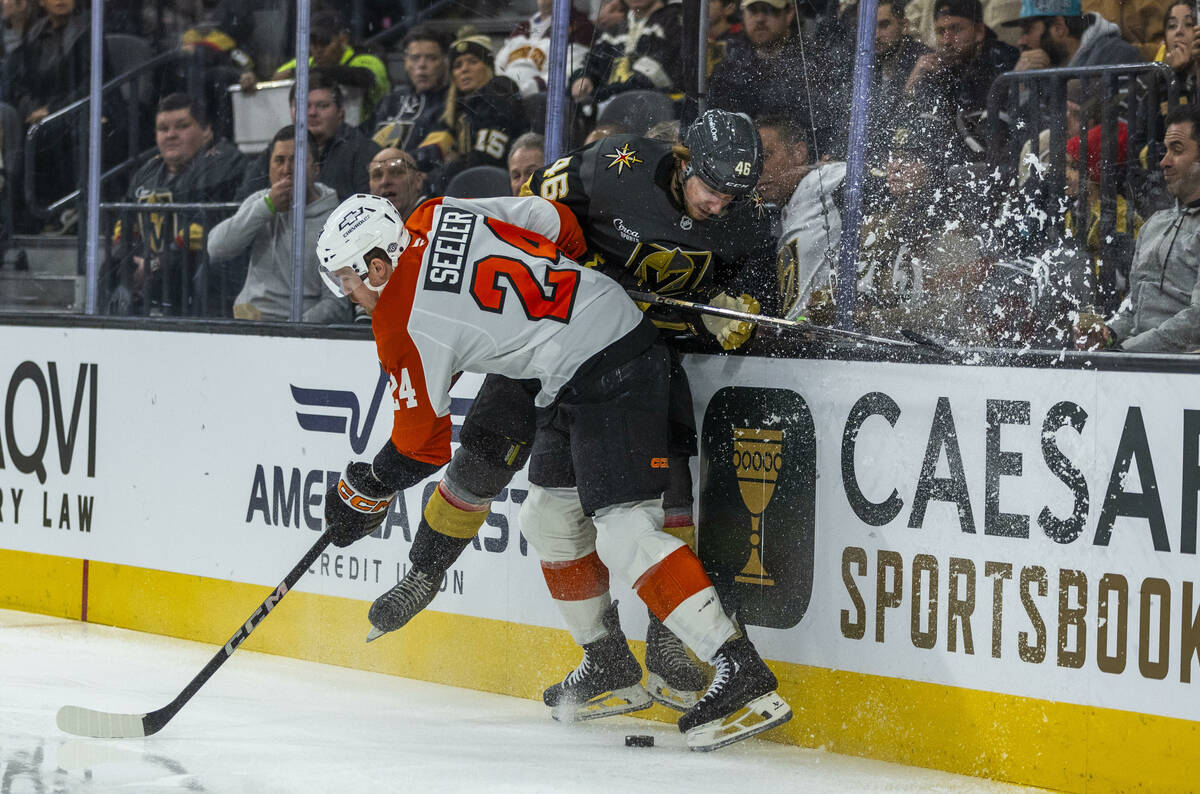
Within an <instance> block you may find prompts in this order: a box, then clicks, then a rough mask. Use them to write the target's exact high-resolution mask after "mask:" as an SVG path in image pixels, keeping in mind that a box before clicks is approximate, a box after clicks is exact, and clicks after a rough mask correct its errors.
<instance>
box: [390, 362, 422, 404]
mask: <svg viewBox="0 0 1200 794" xmlns="http://www.w3.org/2000/svg"><path fill="white" fill-rule="evenodd" d="M401 401H403V402H404V407H405V408H416V407H417V390H416V389H414V388H413V386H412V378H410V377H409V375H408V367H404V368H403V369H401V370H400V379H399V381H397V380H396V376H395V375H394V374H393V375H392V410H394V411H399V410H400V407H401V406H400V402H401Z"/></svg>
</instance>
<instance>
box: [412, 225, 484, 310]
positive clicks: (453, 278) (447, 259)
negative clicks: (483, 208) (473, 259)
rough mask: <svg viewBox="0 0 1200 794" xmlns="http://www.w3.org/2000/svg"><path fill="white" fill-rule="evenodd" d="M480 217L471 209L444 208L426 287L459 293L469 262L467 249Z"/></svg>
mask: <svg viewBox="0 0 1200 794" xmlns="http://www.w3.org/2000/svg"><path fill="white" fill-rule="evenodd" d="M477 217H478V216H476V215H475V214H474V213H470V212H457V211H455V210H452V209H443V210H442V215H441V217H440V218H439V219H438V223H437V228H436V229H434V232H433V238H432V240H431V241H430V242H431V244H430V252H429V256H430V258H429V269H428V270H427V271H426V273H425V289H429V290H437V291H438V292H458V291H459V289H460V288H461V287H462V272H463V268H464V267H465V266H466V263H467V249H468V248H470V246H471V235H472V234H474V232H475V220H476V218H477Z"/></svg>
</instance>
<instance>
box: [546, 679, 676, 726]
mask: <svg viewBox="0 0 1200 794" xmlns="http://www.w3.org/2000/svg"><path fill="white" fill-rule="evenodd" d="M653 702H654V701H653V700H651V698H650V695H649V694H648V693H647V692H646V690H645V689H644V688H643V687H642V685H641V684H634V685H633V686H627V687H625V688H624V689H613V690H610V691H608V692H601V693H600V694H599V695H596V696H595V697H594V698H592V699H591V700H589V701H587V702H585V703H559V704H558V705H557V706H551V707H550V716H551V717H553V718H554V719H555V720H556V721H558V722H583V721H584V720H597V719H600V718H601V717H615V716H616V715H618V714H628V713H629V712H631V711H641V710H642V709H648V708H650V705H651V704H652V703H653Z"/></svg>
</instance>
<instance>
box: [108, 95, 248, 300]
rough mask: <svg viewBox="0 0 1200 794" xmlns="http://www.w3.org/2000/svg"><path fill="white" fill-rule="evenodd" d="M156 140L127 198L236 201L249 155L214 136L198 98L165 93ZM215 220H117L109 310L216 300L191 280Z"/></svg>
mask: <svg viewBox="0 0 1200 794" xmlns="http://www.w3.org/2000/svg"><path fill="white" fill-rule="evenodd" d="M154 137H155V141H156V143H157V144H158V153H157V154H156V155H155V156H154V157H152V158H151V159H150V160H149V161H148V162H146V164H145V165H143V166H142V167H141V168H139V169H138V171H137V173H135V174H134V176H133V179H132V180H131V181H130V185H129V191H128V193H127V195H126V196H125V201H127V202H137V203H139V204H147V205H154V204H183V203H197V204H202V203H215V202H229V201H233V200H234V196H235V193H236V191H237V186H238V184H239V182H240V181H241V178H242V174H243V172H244V171H245V162H246V158H245V155H243V154H242V153H241V152H240V151H238V149H237V147H236V146H234V145H233V144H231V143H230V142H229V141H227V140H224V139H216V138H214V136H213V131H212V124H211V123H210V121H209V118H208V116H207V115H206V113H205V110H204V106H203V104H202V103H201V102H200V100H199V99H197V98H196V97H191V96H188V95H187V94H169V95H167V96H165V97H163V99H162V100H161V101H160V102H159V103H158V110H157V113H156V114H155V118H154ZM214 220H215V218H214V216H213V215H212V214H208V215H206V214H204V213H192V212H181V213H172V214H169V215H166V214H163V213H157V212H147V213H139V214H138V219H137V221H136V222H134V223H128V222H124V223H123V222H118V223H117V224H116V226H115V227H114V229H113V244H114V249H113V253H112V256H111V258H110V259H109V262H108V263H107V264H106V266H105V271H106V279H105V284H106V287H108V288H110V289H112V290H113V291H112V300H111V302H110V306H109V309H110V311H112V312H114V313H118V314H128V313H130V312H131V311H134V310H135V309H136V308H138V307H136V306H135V303H141V304H143V305H145V304H146V303H149V304H150V305H151V307H157V309H158V310H161V311H162V313H164V314H180V313H186V312H192V313H195V312H193V311H192V310H194V309H196V308H197V304H199V303H200V302H201V301H203V300H206V299H207V298H208V297H209V296H208V295H206V294H203V293H201V292H198V290H197V286H198V285H195V284H193V283H191V281H192V279H194V278H195V276H196V275H197V273H199V272H200V264H201V259H202V257H201V254H202V253H203V251H204V236H205V230H206V229H207V228H208V227H209V226H211V225H212V223H213V221H214ZM185 282H188V283H187V284H186V286H185ZM210 286H213V287H214V288H215V285H210Z"/></svg>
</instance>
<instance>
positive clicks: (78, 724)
mask: <svg viewBox="0 0 1200 794" xmlns="http://www.w3.org/2000/svg"><path fill="white" fill-rule="evenodd" d="M329 543H330V540H329V537H328V536H327V535H326V534H324V533H322V535H321V537H320V538H319V539H318V540H317V542H316V543H314V544H313V547H312V548H311V549H309V550H308V551H307V552H305V554H304V556H303V557H302V558H301V559H300V562H298V563H296V567H295V568H292V570H291V571H289V572H288V575H287V576H285V577H283V581H282V582H280V583H279V586H278V587H276V588H275V589H274V590H273V591H271V594H270V595H269V596H267V598H266V600H264V601H263V602H262V603H261V604H259V605H258V607H257V608H256V609H255V610H254V611H253V612H252V613H250V617H249V618H248V619H247V620H246V622H245V623H244V624H242V625H241V626H239V627H238V630H237V631H235V632H234V633H233V636H232V637H230V638H229V642H227V643H225V645H224V646H223V647H222V648H221V650H219V651H217V653H216V655H215V656H213V658H211V659H209V660H208V664H206V665H204V669H203V670H201V671H200V672H199V673H197V674H196V677H195V678H193V679H192V680H191V681H190V682H189V683H188V685H187V686H185V687H184V688H183V691H182V692H180V693H179V694H178V695H177V696H176V697H175V699H174V700H172V701H171V702H170V703H168V704H167V705H165V706H163V707H162V708H161V709H156V710H154V711H151V712H147V713H145V714H114V713H111V712H107V711H95V710H94V709H85V708H83V707H82V706H63V707H62V708H61V709H59V710H58V718H57V720H56V721H57V722H58V727H59V730H62V731H66V732H67V733H73V734H75V735H76V736H90V737H92V738H94V739H136V738H139V737H142V736H150V735H152V734H155V733H158V732H159V731H160V730H162V729H163V727H164V726H165V725H166V724H167V723H168V722H170V721H171V718H172V717H174V716H175V715H176V714H178V713H179V710H180V709H181V708H183V707H184V705H185V704H186V703H187V702H188V701H189V700H191V699H192V695H194V694H196V692H197V691H199V689H200V687H202V686H204V683H205V682H206V681H208V679H210V678H212V675H213V673H215V672H217V669H218V668H220V666H221V665H223V664H225V660H226V659H228V658H229V657H230V656H232V655H233V652H234V651H236V650H237V649H238V647H239V646H240V645H241V644H242V643H243V642H245V640H246V638H247V637H249V636H250V632H252V631H254V629H255V628H257V627H258V624H259V623H261V622H262V621H263V619H265V618H266V617H267V615H269V614H271V610H272V609H274V608H275V607H276V605H277V604H278V603H279V602H280V601H281V600H283V597H284V596H285V595H287V594H288V591H289V590H291V589H292V588H293V587H295V585H296V582H298V581H299V580H300V577H301V576H303V575H304V572H305V571H307V570H308V568H309V566H311V565H312V564H313V562H315V561H316V559H317V557H319V556H321V552H323V551H325V549H326V548H327V547H328V546H329Z"/></svg>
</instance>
